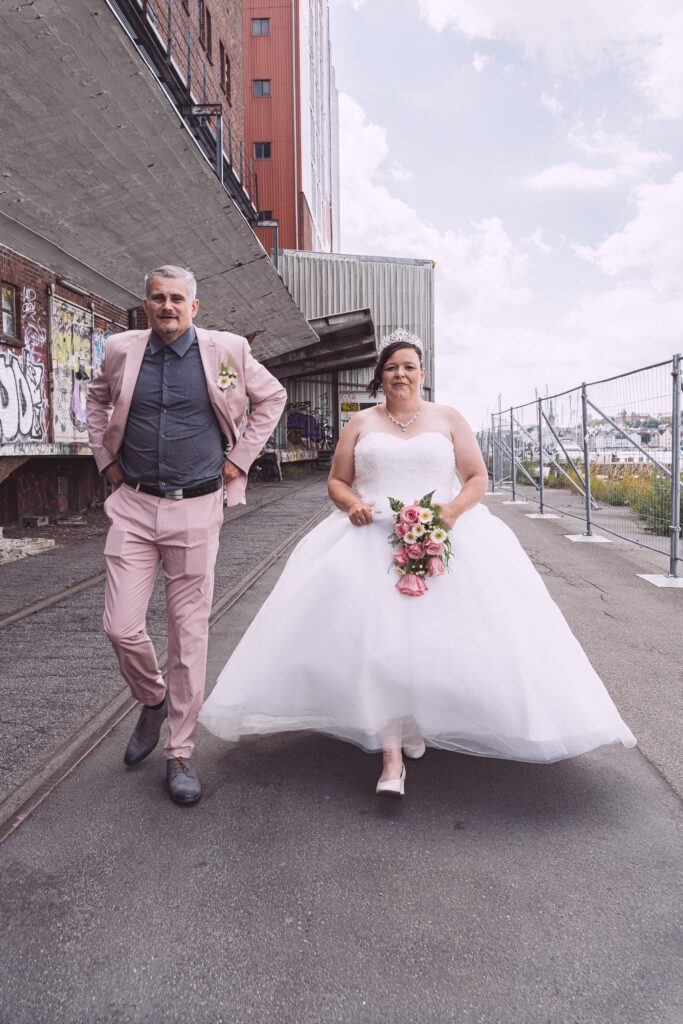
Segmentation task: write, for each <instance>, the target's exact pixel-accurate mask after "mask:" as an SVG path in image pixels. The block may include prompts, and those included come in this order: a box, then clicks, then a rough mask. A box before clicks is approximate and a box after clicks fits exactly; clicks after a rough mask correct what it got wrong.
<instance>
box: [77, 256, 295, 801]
mask: <svg viewBox="0 0 683 1024" xmlns="http://www.w3.org/2000/svg"><path fill="white" fill-rule="evenodd" d="M145 289H146V298H145V300H144V307H145V313H146V315H147V320H148V323H149V324H150V328H151V329H149V330H144V331H124V332H123V333H122V334H114V335H112V336H111V337H110V338H108V339H107V343H106V347H105V352H104V358H103V360H102V365H101V367H100V371H99V374H98V375H97V376H96V377H95V379H94V380H93V382H92V384H91V385H90V389H89V391H88V398H87V419H88V431H89V435H90V446H91V448H92V452H93V455H94V457H95V461H96V462H97V466H98V468H99V470H100V472H101V473H104V474H105V475H106V477H107V479H108V480H109V482H110V483H111V484H112V485H113V487H114V488H115V489H114V491H113V493H112V494H111V495H110V496H109V497H108V498H107V500H106V502H105V510H106V512H107V515H108V516H109V519H110V520H111V526H110V529H109V533H108V535H107V541H106V544H105V549H104V556H105V561H106V566H107V583H106V591H105V601H104V608H105V610H104V629H105V632H106V633H107V635H108V637H109V638H110V640H111V642H112V644H113V646H114V650H115V651H116V655H117V657H118V660H119V665H120V667H121V672H122V674H123V677H124V679H125V680H126V682H127V683H128V685H129V686H130V689H131V691H132V693H133V695H134V696H135V697H136V698H137V699H138V700H139V701H140V702H141V704H142V705H143V707H142V712H141V714H140V718H139V721H138V723H137V725H136V727H135V730H134V732H133V735H132V736H131V738H130V742H129V743H128V747H127V749H126V753H125V756H124V761H125V762H126V764H128V765H134V764H138V763H139V762H140V761H142V760H143V758H145V757H147V755H148V754H149V753H150V752H151V751H152V750H153V749H154V747H155V746H156V745H157V743H158V740H159V732H160V730H161V725H162V723H163V721H164V719H165V718H168V739H167V742H166V746H165V755H166V764H167V779H168V786H169V792H170V795H171V797H172V799H173V800H175V801H176V803H180V804H189V803H195V802H196V801H197V800H199V799H200V797H201V794H202V789H201V784H200V782H199V778H198V777H197V772H196V770H195V768H194V766H193V764H192V753H193V749H194V741H195V735H196V732H197V716H198V714H199V709H200V708H201V705H202V701H203V696H204V677H205V672H206V652H207V645H208V619H209V611H210V609H211V599H212V594H213V570H214V564H215V561H216V554H217V552H218V535H219V531H220V528H221V525H222V522H223V487H224V486H225V490H226V493H227V501H228V505H236V504H238V503H244V500H245V498H244V494H245V490H246V484H247V473H248V471H249V467H250V465H251V463H252V462H253V461H254V459H255V458H256V456H257V455H258V453H259V452H260V451H261V449H262V447H263V444H264V443H265V441H266V440H267V438H268V437H269V436H270V434H271V433H272V431H273V429H274V427H275V425H276V423H277V421H278V419H279V418H280V414H281V413H282V409H283V407H284V404H285V401H286V393H285V390H284V388H282V387H281V385H280V383H279V382H278V381H277V380H276V379H275V377H273V376H272V374H270V373H269V372H268V371H267V370H266V369H265V368H264V367H263V366H261V365H260V364H259V363H257V362H256V360H255V359H254V358H253V357H252V355H251V353H250V351H249V344H248V342H247V341H246V339H245V338H242V337H240V336H239V335H236V334H230V333H228V332H227V331H205V330H202V329H201V328H195V327H194V325H193V323H192V321H193V320H194V317H195V315H196V313H197V309H198V307H199V302H198V300H197V298H196V281H195V279H194V276H193V274H192V273H191V272H190V271H187V270H183V269H181V268H180V267H172V266H164V267H159V268H158V269H157V270H153V271H152V272H151V273H149V274H148V275H147V276H146V278H145ZM247 399H250V401H251V412H250V416H249V422H248V425H247V427H246V429H245V431H244V433H243V434H242V435H240V434H239V433H238V429H237V426H236V424H238V423H240V422H241V421H242V418H243V416H244V413H245V410H246V403H247ZM159 563H161V565H162V566H163V570H164V579H165V588H166V605H167V613H168V662H167V685H164V680H163V678H162V675H161V672H160V671H159V664H158V662H157V658H156V654H155V651H154V647H153V645H152V642H151V640H150V638H149V636H148V634H147V630H146V626H145V617H146V613H147V606H148V604H149V599H150V596H151V593H152V589H153V587H154V580H155V577H156V573H157V569H158V567H159Z"/></svg>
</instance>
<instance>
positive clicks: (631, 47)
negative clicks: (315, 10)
mask: <svg viewBox="0 0 683 1024" xmlns="http://www.w3.org/2000/svg"><path fill="white" fill-rule="evenodd" d="M417 3H418V6H419V9H420V12H421V14H422V16H423V17H424V18H425V19H426V20H427V22H428V23H429V24H430V25H431V26H432V28H434V29H436V30H437V31H443V30H444V29H452V30H454V31H456V32H459V33H461V34H462V35H464V36H466V37H467V38H468V39H473V40H475V39H477V40H479V39H482V40H483V39H486V40H494V39H499V40H505V41H508V42H512V43H513V44H514V45H517V46H518V47H520V48H521V50H522V52H523V53H524V54H525V56H527V57H539V56H540V57H541V58H542V59H543V60H544V61H545V62H546V64H547V65H548V67H549V68H550V69H551V71H553V72H556V73H559V74H586V73H590V72H591V71H595V70H598V69H600V68H604V67H608V66H610V65H612V66H615V67H618V68H619V69H620V70H622V71H623V72H624V73H625V74H627V75H628V76H629V77H630V79H631V80H632V81H633V83H634V85H635V86H636V87H637V88H638V89H640V90H641V91H642V93H643V94H644V95H645V96H646V97H647V99H648V100H649V101H650V102H651V103H652V105H653V107H654V108H655V110H656V111H657V113H658V114H659V115H660V116H662V117H678V116H681V115H682V114H683V61H681V57H680V55H681V51H682V50H683V10H682V9H681V6H680V3H679V0H601V2H600V3H595V0H554V3H547V2H546V0H515V2H514V3H510V0H417Z"/></svg>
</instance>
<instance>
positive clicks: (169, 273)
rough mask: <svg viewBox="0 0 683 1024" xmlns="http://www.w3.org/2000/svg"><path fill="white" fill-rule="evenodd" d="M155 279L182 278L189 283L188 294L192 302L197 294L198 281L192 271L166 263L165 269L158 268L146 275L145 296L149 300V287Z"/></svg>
mask: <svg viewBox="0 0 683 1024" xmlns="http://www.w3.org/2000/svg"><path fill="white" fill-rule="evenodd" d="M153 277H167V278H172V277H180V278H182V280H183V281H187V294H188V295H189V296H190V302H192V301H193V299H194V298H195V296H196V294H197V279H196V277H195V276H194V274H193V273H192V271H191V270H185V269H184V268H183V267H174V266H173V265H172V264H170V263H165V264H164V266H163V267H157V268H156V270H150V272H149V274H145V295H146V296H147V297H148V298H149V287H150V285H151V283H152V278H153Z"/></svg>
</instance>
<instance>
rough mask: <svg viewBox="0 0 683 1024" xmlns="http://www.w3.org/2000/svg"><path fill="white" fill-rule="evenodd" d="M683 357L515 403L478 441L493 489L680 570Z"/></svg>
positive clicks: (676, 572)
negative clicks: (661, 558)
mask: <svg viewBox="0 0 683 1024" xmlns="http://www.w3.org/2000/svg"><path fill="white" fill-rule="evenodd" d="M681 362H682V359H681V356H680V355H676V356H673V358H672V359H671V360H669V361H667V362H665V363H656V364H654V365H653V366H646V367H643V368H641V369H638V370H634V371H632V372H631V373H624V374H621V375H620V376H618V377H610V378H608V379H606V380H600V381H594V382H593V383H591V384H583V385H581V386H580V387H576V388H572V389H571V390H570V391H563V392H562V393H560V394H558V395H550V396H546V397H544V398H537V399H536V400H535V401H533V402H527V403H526V404H525V405H518V406H512V407H511V408H509V409H504V410H500V411H499V412H497V413H494V414H493V415H492V416H491V423H490V426H488V427H487V428H486V429H484V430H482V431H480V433H479V436H478V439H479V444H480V447H481V450H482V452H483V454H484V458H485V459H486V462H487V466H488V469H489V475H490V477H491V488H492V490H493V491H497V490H499V489H503V490H506V491H509V492H511V495H512V498H513V499H514V500H516V501H522V500H526V501H532V502H536V503H537V504H538V506H539V512H540V513H542V514H552V513H554V512H559V513H561V514H562V515H566V516H572V517H574V518H575V519H579V520H581V521H582V522H583V523H584V524H585V532H586V535H587V536H591V535H592V533H593V529H594V527H596V526H597V527H600V529H601V530H605V531H606V532H607V533H611V534H614V535H615V536H617V537H621V538H623V539H624V540H627V541H630V542H631V543H633V544H639V545H640V546H641V547H645V548H649V549H650V550H652V551H656V552H658V553H660V554H662V555H664V556H666V557H667V558H668V561H669V575H671V576H673V577H678V576H679V575H680V574H681V443H682V424H681V415H682V412H681Z"/></svg>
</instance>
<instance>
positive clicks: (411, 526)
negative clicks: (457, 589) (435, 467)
mask: <svg viewBox="0 0 683 1024" xmlns="http://www.w3.org/2000/svg"><path fill="white" fill-rule="evenodd" d="M433 496H434V491H430V493H429V494H425V496H424V498H422V499H421V500H420V501H417V500H416V501H414V502H413V504H412V505H404V504H403V502H402V501H398V500H397V499H396V498H389V504H390V506H391V511H392V512H393V513H394V522H395V526H394V529H393V531H392V533H391V534H390V535H389V543H390V544H391V545H392V547H395V548H396V549H397V550H396V551H394V555H393V561H394V570H395V572H396V573H398V575H399V577H400V579H399V580H398V583H397V584H396V587H397V589H398V590H400V591H401V593H402V594H406V595H407V596H408V597H421V596H422V595H423V594H424V593H425V591H426V590H427V589H428V587H427V583H426V577H431V576H443V574H444V572H445V571H446V568H447V566H448V562H449V560H450V557H451V542H450V539H449V537H448V527H447V526H446V524H445V523H444V522H443V520H442V519H440V518H439V513H440V511H441V509H440V508H439V506H438V505H434V504H432V497H433Z"/></svg>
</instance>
